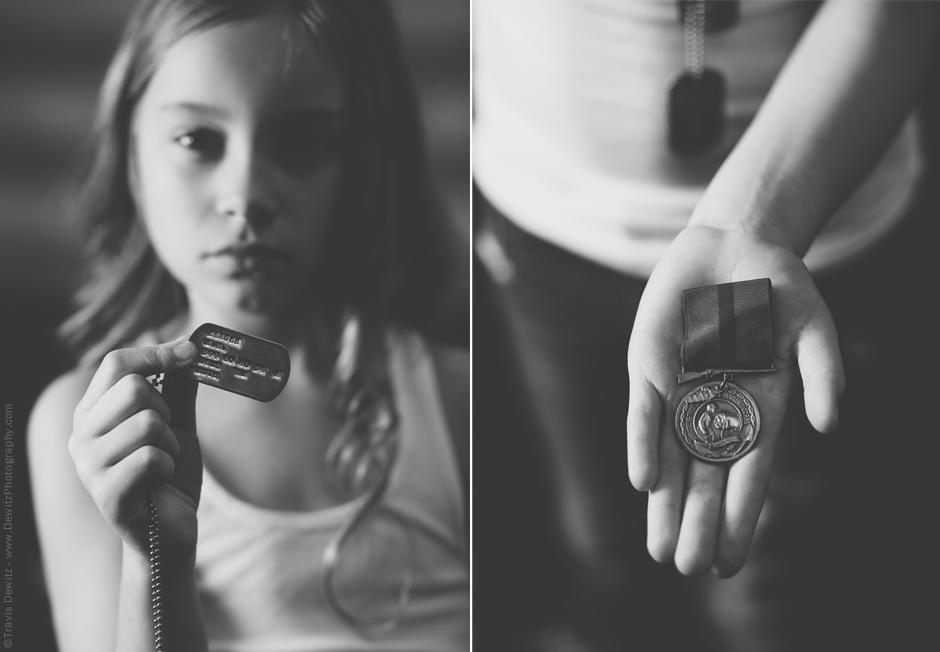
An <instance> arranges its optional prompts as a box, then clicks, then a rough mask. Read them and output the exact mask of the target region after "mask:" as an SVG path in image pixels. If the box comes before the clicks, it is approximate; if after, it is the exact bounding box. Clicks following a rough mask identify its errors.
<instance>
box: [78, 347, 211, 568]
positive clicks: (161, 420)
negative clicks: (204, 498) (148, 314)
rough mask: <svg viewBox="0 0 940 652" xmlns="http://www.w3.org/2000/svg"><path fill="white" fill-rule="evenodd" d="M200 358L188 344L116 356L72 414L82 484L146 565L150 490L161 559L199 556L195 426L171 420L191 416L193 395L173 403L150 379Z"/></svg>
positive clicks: (199, 471)
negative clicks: (147, 377) (158, 534)
mask: <svg viewBox="0 0 940 652" xmlns="http://www.w3.org/2000/svg"><path fill="white" fill-rule="evenodd" d="M195 357H196V347H195V345H193V344H192V343H191V342H186V341H183V342H171V343H169V344H161V345H159V346H147V347H140V348H132V349H121V350H118V351H113V352H111V353H109V354H108V355H107V356H105V358H104V361H103V362H102V363H101V366H100V367H99V368H98V371H97V373H96V374H95V376H94V378H93V379H92V381H91V384H90V385H89V387H88V390H87V391H86V392H85V395H84V397H83V398H82V400H81V401H80V402H79V404H78V406H77V407H76V408H75V413H74V417H73V430H72V435H71V437H70V438H69V454H70V455H71V457H72V461H73V462H74V464H75V468H76V470H77V471H78V475H79V477H80V478H81V481H82V484H84V486H85V488H86V489H87V490H88V493H89V494H91V496H92V498H93V499H94V501H95V504H96V505H97V506H98V509H99V510H100V511H101V514H102V515H103V516H104V518H105V520H106V521H107V523H108V524H109V525H110V526H111V528H112V529H113V530H114V531H115V532H116V533H117V534H118V536H120V537H121V539H123V540H124V542H125V546H130V548H131V549H132V550H134V551H135V552H137V553H138V554H140V555H142V556H144V557H146V556H147V555H149V516H150V515H149V509H148V505H147V487H148V485H152V486H153V488H154V491H155V494H156V500H157V513H158V514H159V527H160V543H161V555H162V556H163V559H165V560H174V559H177V560H189V559H191V558H192V556H193V555H195V551H196V507H197V506H198V504H199V492H200V489H201V487H202V457H201V453H200V450H199V442H198V440H197V439H196V435H195V432H194V431H195V422H194V421H195V420H194V419H191V418H190V419H188V420H187V422H186V423H185V424H180V423H174V425H175V426H177V427H171V426H170V423H171V422H172V419H173V414H174V412H177V413H178V414H180V415H192V414H193V413H194V409H195V391H192V392H189V393H185V394H184V395H185V396H186V397H187V398H184V399H183V400H179V399H170V400H169V401H168V400H167V399H168V398H170V397H169V396H167V397H164V396H161V394H160V392H158V391H157V390H156V389H155V388H154V387H153V386H151V384H150V383H149V382H148V381H147V380H146V379H145V376H149V375H152V374H155V373H158V372H172V371H174V370H178V369H180V368H182V367H185V366H187V365H188V364H189V363H191V362H192V360H193V359H194V358H195ZM189 382H193V381H189ZM164 391H165V392H166V388H164ZM174 396H177V394H174ZM174 401H176V404H175V405H174V404H172V403H173V402H174ZM180 425H185V428H186V429H183V428H181V427H179V426H180Z"/></svg>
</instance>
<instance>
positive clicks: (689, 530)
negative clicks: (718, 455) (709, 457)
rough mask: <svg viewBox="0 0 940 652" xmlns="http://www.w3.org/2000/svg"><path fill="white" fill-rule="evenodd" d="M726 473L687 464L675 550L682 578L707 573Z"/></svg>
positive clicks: (703, 464)
mask: <svg viewBox="0 0 940 652" xmlns="http://www.w3.org/2000/svg"><path fill="white" fill-rule="evenodd" d="M727 475H728V472H727V469H726V468H725V467H724V466H723V465H720V464H709V463H708V462H702V461H700V460H695V459H693V460H691V461H690V463H689V473H688V479H687V481H686V485H687V486H686V498H685V509H684V511H683V514H682V529H681V531H680V532H679V541H678V544H677V546H676V554H675V560H676V568H678V569H679V572H681V573H682V574H683V575H699V574H701V573H704V572H705V571H707V570H708V569H709V568H710V567H711V565H712V561H713V559H714V556H715V546H716V542H717V539H718V528H719V524H720V522H721V508H722V504H723V503H724V497H725V482H726V480H727Z"/></svg>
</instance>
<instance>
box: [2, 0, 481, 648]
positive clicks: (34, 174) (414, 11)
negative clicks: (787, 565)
mask: <svg viewBox="0 0 940 652" xmlns="http://www.w3.org/2000/svg"><path fill="white" fill-rule="evenodd" d="M469 17H470V7H469V4H467V3H460V2H446V3H441V2H434V1H431V0H390V1H389V2H385V1H379V0H374V1H373V0H370V1H368V2H367V1H363V0H355V1H345V0H297V1H284V2H280V1H268V0H208V1H207V0H139V1H138V0H134V1H131V0H121V1H118V0H93V1H86V2H66V1H64V0H47V1H43V2H9V3H4V5H3V7H2V8H0V53H2V54H0V75H2V77H0V79H2V80H3V83H2V84H0V107H2V109H0V115H2V116H3V120H2V123H0V152H2V155H0V160H2V163H0V228H2V234H3V235H2V240H3V242H4V255H3V262H2V264H3V279H4V287H5V289H6V290H7V292H8V293H9V294H8V295H7V297H6V299H7V301H6V302H5V303H6V310H5V311H4V330H3V340H4V345H3V355H4V357H5V358H6V361H5V364H4V369H6V370H8V373H7V374H6V381H5V383H4V388H3V391H4V396H3V403H4V405H5V420H6V435H7V438H6V439H5V440H4V445H5V449H6V450H5V454H6V460H5V473H6V477H5V483H6V484H5V487H4V496H5V499H4V500H5V521H4V523H5V529H4V535H5V546H6V548H5V549H6V558H5V566H4V567H3V571H4V583H5V593H4V596H5V600H4V603H3V614H4V616H3V622H4V629H3V646H4V648H6V649H12V650H23V651H24V652H26V651H29V652H79V651H89V652H90V651H95V652H101V651H104V650H115V651H132V650H139V651H143V650H148V651H150V650H158V651H159V650H164V651H167V652H169V651H171V650H173V651H183V650H187V651H196V650H218V651H222V650H227V651H230V652H234V651H235V650H253V651H261V650H272V651H273V650H281V651H287V650H297V651H301V650H304V651H312V650H450V651H453V652H460V651H466V650H469V648H470V575H469V572H470V569H469V563H470V560H469V507H468V506H469V435H470V429H469V417H470V411H469V405H470V404H469V400H470V392H469V388H470V385H469V371H470V366H469V364H470V359H469V344H470V342H469V315H470V285H469V283H470V273H469V270H470V246H469V233H470V194H471V193H470V181H469V179H470V151H469V150H470V77H469V70H470V45H469V38H470V36H469V35H470V31H469Z"/></svg>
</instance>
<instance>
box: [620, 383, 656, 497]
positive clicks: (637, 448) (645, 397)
mask: <svg viewBox="0 0 940 652" xmlns="http://www.w3.org/2000/svg"><path fill="white" fill-rule="evenodd" d="M629 402H630V405H629V408H628V411H627V469H628V472H629V474H630V481H631V482H632V483H633V486H634V487H636V489H637V490H638V491H649V490H650V489H651V488H652V487H653V486H654V485H655V484H656V477H657V473H658V466H659V464H658V460H657V457H658V456H659V430H660V423H661V421H662V416H663V404H662V400H661V399H660V396H659V392H657V391H656V388H654V387H653V386H652V385H651V384H649V383H647V382H645V381H642V380H640V381H638V382H635V383H631V385H630V401H629Z"/></svg>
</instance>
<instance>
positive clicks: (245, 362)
mask: <svg viewBox="0 0 940 652" xmlns="http://www.w3.org/2000/svg"><path fill="white" fill-rule="evenodd" d="M189 341H190V342H192V343H193V344H195V345H196V349H197V350H198V354H197V355H196V361H195V362H194V363H193V364H192V366H191V367H189V368H188V369H187V370H186V372H185V374H186V376H188V377H189V378H192V379H193V380H196V381H198V382H200V383H202V384H203V385H211V386H213V387H218V388H219V389H224V390H226V391H229V392H234V393H235V394H241V395H242V396H247V397H249V398H253V399H255V400H256V401H264V402H268V401H270V400H273V399H274V398H276V397H277V395H278V394H280V393H281V390H282V389H284V386H285V385H286V384H287V378H288V376H290V357H289V356H288V355H287V349H285V348H284V347H283V346H282V345H280V344H278V343H277V342H271V341H270V340H264V339H261V338H260V337H255V336H254V335H246V334H245V333H239V332H238V331H234V330H232V329H230V328H223V327H221V326H216V325H215V324H203V325H202V326H200V327H199V328H197V329H196V331H195V332H194V333H193V334H192V336H191V337H190V338H189Z"/></svg>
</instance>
